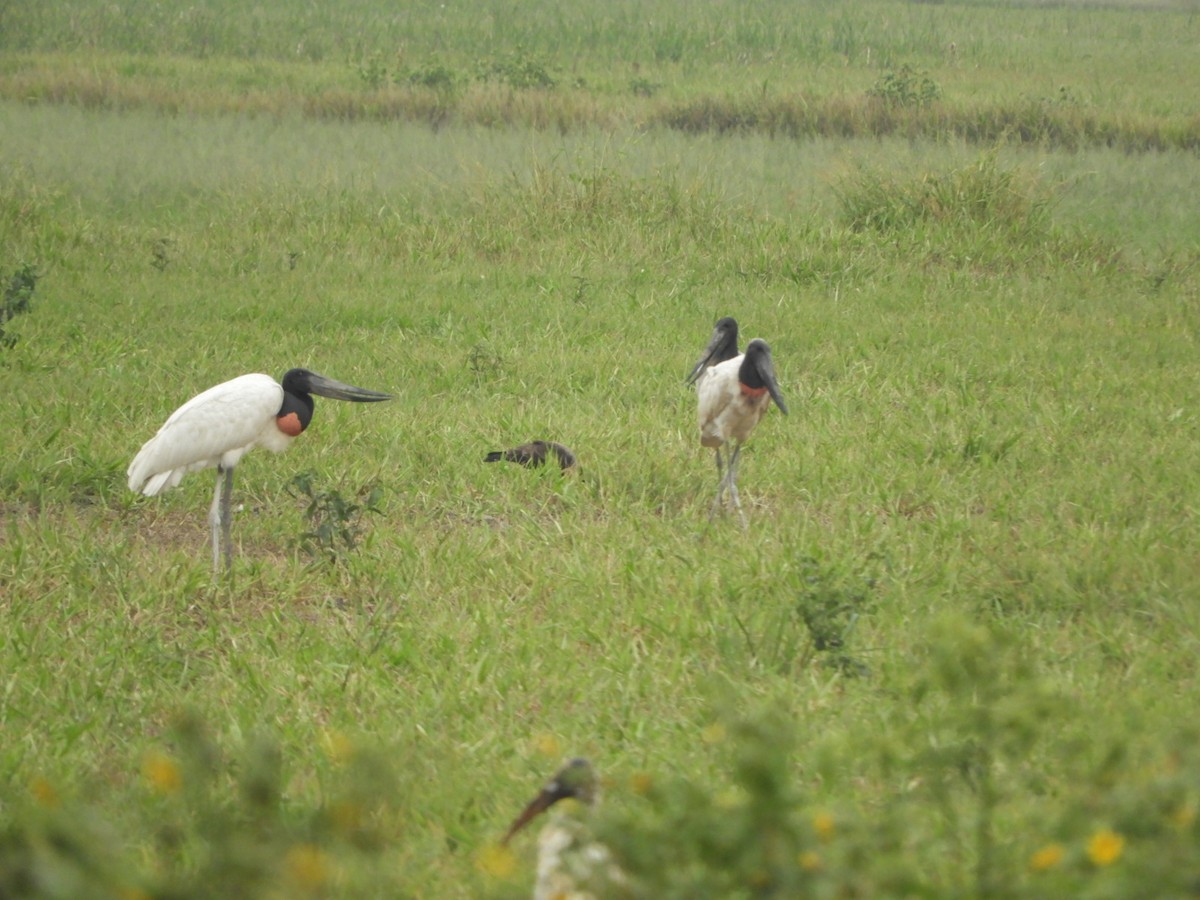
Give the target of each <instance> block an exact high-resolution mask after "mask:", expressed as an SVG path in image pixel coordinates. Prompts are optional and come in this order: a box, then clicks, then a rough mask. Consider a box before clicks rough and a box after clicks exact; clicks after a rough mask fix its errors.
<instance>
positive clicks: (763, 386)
mask: <svg viewBox="0 0 1200 900" xmlns="http://www.w3.org/2000/svg"><path fill="white" fill-rule="evenodd" d="M688 382H689V383H692V382H694V383H695V384H696V395H697V402H698V407H699V419H700V443H701V444H702V445H703V446H705V447H712V448H713V449H714V450H715V451H716V456H717V477H718V481H717V496H716V497H715V498H714V499H713V505H712V509H711V510H710V511H709V514H708V519H709V521H710V522H711V521H712V518H713V516H715V515H716V513H717V510H718V509H719V508H720V507H721V502H722V499H723V498H724V496H725V494H726V492H728V493H729V497H730V499H731V500H732V501H733V505H734V508H735V509H736V510H737V513H738V517H739V518H740V519H741V522H742V527H743V528H744V527H746V514H745V513H744V512H742V502H741V499H740V498H739V497H738V491H737V461H738V454H739V453H740V452H741V449H742V444H743V443H744V442H745V441H746V440H747V439H748V438H749V437H750V434H751V432H753V431H754V429H755V427H756V426H757V425H758V423H759V421H760V420H761V419H762V417H763V415H764V414H765V413H766V411H767V407H768V406H770V404H771V401H772V400H774V401H775V405H776V406H778V407H779V411H780V412H782V413H783V414H784V415H787V404H786V403H785V402H784V399H783V394H782V392H781V391H780V390H779V381H778V379H777V378H776V376H775V364H774V362H773V361H772V359H771V348H770V347H769V346H767V343H766V341H763V340H761V339H759V338H755V339H754V340H752V341H751V342H750V343H749V344H747V345H746V352H745V353H743V354H741V355H738V354H737V323H735V322H734V321H733V319H729V318H725V319H722V320H721V321H719V322H718V323H717V327H716V329H715V330H714V331H713V336H712V339H711V340H710V341H709V345H708V347H707V349H706V350H705V351H704V355H703V356H702V357H701V358H700V361H699V362H698V363H696V366H695V367H694V368H693V369H692V374H691V375H690V376H688ZM730 441H732V442H733V452H732V453H730V455H729V459H728V461H727V462H725V461H723V460H722V458H721V448H722V447H723V446H725V444H727V443H729V442H730Z"/></svg>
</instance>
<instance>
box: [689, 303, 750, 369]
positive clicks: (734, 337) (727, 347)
mask: <svg viewBox="0 0 1200 900" xmlns="http://www.w3.org/2000/svg"><path fill="white" fill-rule="evenodd" d="M737 342H738V324H737V319H734V318H732V317H731V316H725V317H724V318H721V319H718V320H717V324H716V325H714V326H713V333H712V337H711V338H710V339H709V341H708V346H707V347H705V348H704V355H703V356H701V357H700V361H699V362H698V363H696V365H695V366H693V367H692V374H690V375H689V376H688V377H687V383H688V384H695V383H696V381H697V380H698V379H699V378H700V376H701V375H704V374H705V373H706V372H708V370H709V369H711V368H712V367H713V366H715V365H718V364H720V363H723V362H725V360H727V359H733V358H734V357H735V356H737V355H738V348H737Z"/></svg>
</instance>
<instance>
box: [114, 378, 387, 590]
mask: <svg viewBox="0 0 1200 900" xmlns="http://www.w3.org/2000/svg"><path fill="white" fill-rule="evenodd" d="M313 394H319V395H320V396H322V397H330V398H332V399H335V400H350V401H354V402H359V403H362V402H370V401H378V400H387V399H389V395H388V394H381V393H379V392H378V391H368V390H366V389H364V388H356V387H353V386H352V385H348V384H343V383H342V382H340V381H334V380H333V379H331V378H326V377H324V376H323V375H318V374H316V373H315V372H310V371H308V370H307V369H292V370H291V371H289V372H288V373H287V374H286V375H284V376H283V379H282V383H279V382H276V381H275V379H273V378H272V377H271V376H270V375H259V374H254V375H242V376H239V377H238V378H234V379H232V380H230V381H226V382H224V383H222V384H218V385H217V386H216V387H211V388H209V389H208V390H206V391H204V392H203V393H201V394H197V395H196V396H195V397H193V398H192V399H191V400H189V401H188V402H187V403H185V404H183V406H181V407H179V409H177V410H175V412H173V413H171V415H170V417H169V418H168V419H167V421H166V422H165V423H164V424H163V426H162V428H160V429H158V433H157V434H155V435H154V437H152V438H150V440H148V441H146V443H145V444H143V445H142V449H141V450H139V451H138V453H137V456H135V457H134V458H133V462H131V463H130V464H129V469H128V471H127V473H126V474H127V475H128V476H129V489H130V490H132V491H137V492H139V493H142V494H145V495H147V496H150V497H153V496H156V495H158V494H161V493H162V492H163V491H166V490H169V489H170V488H173V487H175V486H176V485H177V484H179V482H180V481H182V480H183V476H184V475H186V474H187V473H188V472H196V471H199V470H200V469H208V468H213V467H215V468H216V470H217V485H216V489H215V491H214V492H213V502H212V507H211V508H210V509H209V514H208V521H209V525H210V526H211V528H212V551H213V568H214V569H218V568H220V555H221V547H222V544H223V546H224V549H225V560H226V565H231V564H232V540H231V537H230V495H231V494H232V493H233V470H234V467H235V466H236V465H237V464H238V462H239V461H240V460H241V458H242V457H243V456H245V455H246V453H248V452H249V451H250V450H253V449H254V448H255V447H265V448H266V449H268V450H272V451H274V452H276V453H280V452H282V451H284V450H286V449H287V448H288V445H289V444H291V442H292V439H293V438H295V437H296V436H297V435H299V434H301V433H302V432H303V431H304V430H305V429H306V428H307V427H308V425H309V422H311V421H312V414H313V398H312V395H313ZM222 482H223V483H224V484H222ZM222 488H224V489H223V490H222ZM222 531H223V532H224V534H223V537H224V540H223V542H222V540H221V537H222Z"/></svg>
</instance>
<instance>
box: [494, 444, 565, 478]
mask: <svg viewBox="0 0 1200 900" xmlns="http://www.w3.org/2000/svg"><path fill="white" fill-rule="evenodd" d="M550 454H554V456H555V458H556V459H557V460H558V465H559V468H560V469H562V470H563V471H564V472H565V471H567V470H568V469H570V468H573V467H574V466H575V463H576V459H575V454H574V453H572V452H571V450H570V448H569V447H564V446H563V445H562V444H559V443H557V442H555V441H530V442H529V443H528V444H522V445H521V446H519V447H513V448H512V449H510V450H493V451H492V452H491V453H489V454H488V455H487V456H485V457H484V458H483V461H484V462H500V461H501V460H506V461H508V462H515V463H520V464H521V465H523V466H525V467H527V468H530V469H536V468H537V467H538V466H544V465H545V464H546V460H547V459H549V458H550Z"/></svg>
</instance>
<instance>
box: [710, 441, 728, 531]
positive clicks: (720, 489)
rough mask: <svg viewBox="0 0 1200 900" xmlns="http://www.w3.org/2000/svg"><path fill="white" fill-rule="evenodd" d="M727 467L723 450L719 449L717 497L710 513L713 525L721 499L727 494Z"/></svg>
mask: <svg viewBox="0 0 1200 900" xmlns="http://www.w3.org/2000/svg"><path fill="white" fill-rule="evenodd" d="M725 477H726V474H725V467H724V465H723V464H722V462H721V448H720V447H718V448H717V496H716V497H714V498H713V505H712V509H710V510H709V511H708V521H709V522H710V523H711V522H712V520H713V516H715V515H716V514H717V510H718V509H719V508H720V507H721V497H722V496H723V495H724V494H725Z"/></svg>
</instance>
